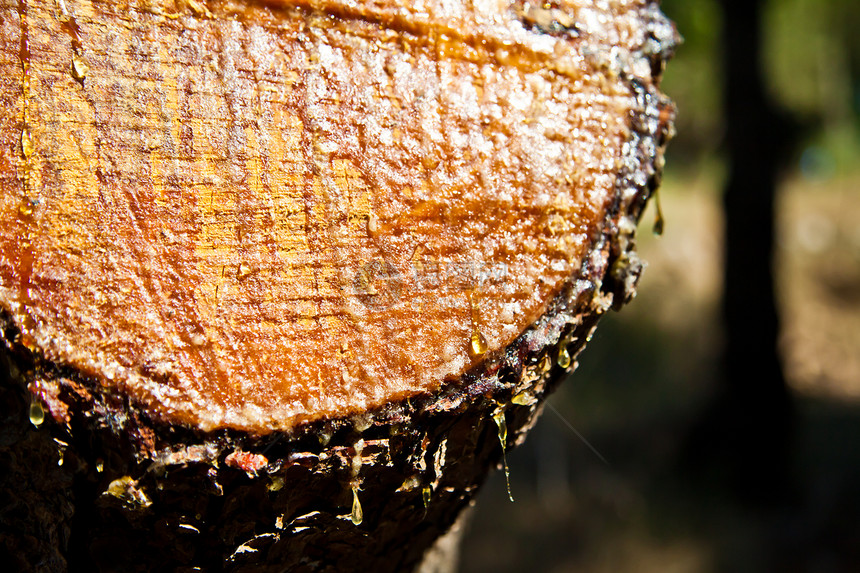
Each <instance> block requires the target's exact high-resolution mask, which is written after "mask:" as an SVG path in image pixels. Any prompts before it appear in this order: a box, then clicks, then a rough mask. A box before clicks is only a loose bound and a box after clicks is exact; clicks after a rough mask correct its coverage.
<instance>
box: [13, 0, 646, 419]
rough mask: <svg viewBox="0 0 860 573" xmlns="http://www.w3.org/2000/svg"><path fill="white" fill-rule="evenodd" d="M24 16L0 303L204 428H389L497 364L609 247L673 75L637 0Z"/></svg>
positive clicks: (303, 5)
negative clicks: (659, 75) (651, 87)
mask: <svg viewBox="0 0 860 573" xmlns="http://www.w3.org/2000/svg"><path fill="white" fill-rule="evenodd" d="M21 4H22V6H26V9H21V6H9V5H8V4H7V5H5V6H3V7H2V8H0V11H2V18H0V26H3V27H7V28H8V27H16V26H17V27H19V28H20V37H21V42H20V45H18V44H16V45H4V46H3V47H2V49H3V50H4V53H5V55H4V58H3V59H2V61H0V68H2V74H3V77H4V78H18V79H19V80H20V81H6V82H3V83H2V84H0V99H2V100H3V102H4V109H6V110H8V112H9V113H7V114H6V115H7V117H6V118H4V122H3V123H2V125H0V133H1V134H2V138H3V141H4V145H3V146H2V150H0V223H2V224H0V308H2V310H3V311H5V312H6V313H8V314H9V315H10V316H11V317H12V319H13V321H14V324H15V325H16V326H17V328H18V329H19V330H20V335H19V336H18V342H19V343H20V344H22V345H24V346H26V347H27V348H30V349H31V350H35V351H37V352H39V353H41V355H43V356H44V358H45V359H46V360H49V361H51V362H53V363H56V364H60V365H63V366H64V367H70V368H74V369H75V370H76V371H78V372H81V373H83V374H84V375H86V376H90V377H94V378H95V379H97V380H99V382H100V384H101V386H102V387H103V388H106V389H107V390H109V391H112V392H122V393H125V394H126V395H128V396H129V397H130V398H131V399H132V400H133V401H134V402H135V403H137V404H139V405H141V406H142V407H145V408H146V409H147V410H148V411H149V412H150V413H151V414H153V415H154V416H156V417H158V418H161V419H164V420H166V421H168V422H171V423H181V424H188V425H191V426H194V427H198V428H200V429H202V430H206V431H209V430H215V429H219V428H234V429H239V430H246V431H249V432H254V433H260V434H265V433H267V432H271V431H273V430H289V429H291V428H294V427H296V426H297V425H299V424H302V423H304V422H309V421H313V420H318V419H322V418H332V417H343V416H347V415H351V414H353V413H358V412H363V411H367V410H368V409H373V408H375V407H380V406H382V405H384V404H386V403H390V402H392V401H397V400H403V399H406V398H409V397H411V396H414V395H417V394H421V393H428V392H433V391H435V390H438V389H439V388H440V386H441V385H442V384H444V383H445V381H446V380H448V381H450V380H455V379H457V378H458V377H459V376H461V375H462V374H463V372H464V371H466V370H467V369H469V368H471V367H473V366H475V364H477V363H478V362H479V361H481V360H483V359H485V357H487V356H491V355H493V353H494V352H496V353H497V352H498V351H500V350H501V349H504V348H505V347H506V346H507V345H508V344H510V343H511V342H512V341H513V340H514V339H515V338H516V337H517V336H518V335H520V334H521V333H522V332H523V331H524V329H526V328H527V327H528V326H529V325H530V324H531V323H533V322H534V321H535V320H536V319H537V318H538V317H539V316H541V315H542V314H543V313H544V312H545V311H546V308H547V303H548V301H550V300H551V299H552V298H553V296H554V295H555V294H556V293H558V292H559V291H560V290H561V289H562V287H563V285H564V284H565V283H566V281H570V280H571V277H575V276H576V275H577V273H578V271H579V270H580V268H581V266H582V264H583V261H584V259H585V258H586V257H587V255H588V253H589V249H590V248H591V247H592V244H593V241H594V238H595V237H597V236H598V235H599V234H600V233H601V232H602V230H603V225H604V224H605V222H606V221H607V220H608V215H607V209H608V208H609V207H610V205H612V203H613V200H614V196H615V193H616V180H617V173H618V172H619V169H620V166H621V163H622V161H623V157H624V153H625V152H624V147H625V144H626V143H627V142H628V141H629V139H630V137H631V135H630V131H631V126H630V125H629V123H630V118H631V117H632V115H633V114H634V113H640V112H641V111H642V110H640V109H638V107H637V106H638V105H639V104H638V103H637V99H636V96H635V93H634V90H633V89H632V88H631V82H630V81H629V80H630V78H634V79H638V81H641V82H643V83H648V84H650V83H652V78H651V73H652V71H651V68H650V63H649V59H648V57H647V53H648V49H649V48H648V46H649V42H654V38H653V37H646V35H645V32H644V31H643V27H642V26H641V25H638V24H637V22H639V21H640V20H641V18H642V16H643V14H642V13H643V11H646V10H650V9H652V7H651V6H650V5H647V6H646V5H644V4H643V3H642V2H638V1H632V0H631V1H625V0H619V1H605V2H585V1H580V0H571V1H566V2H557V3H553V4H552V6H551V7H547V6H549V5H546V4H542V3H529V2H513V3H512V2H508V1H504V2H503V1H492V0H475V1H474V2H465V3H462V4H461V3H451V2H445V1H442V0H438V1H437V0H428V1H423V2H420V1H419V2H414V1H411V0H409V1H407V0H381V1H379V2H373V3H371V2H367V3H355V2H345V1H344V2H338V1H328V0H325V1H310V2H287V1H272V2H207V3H205V4H204V3H202V2H194V3H190V2H189V3H176V2H173V1H169V2H168V1H165V2H160V1H152V2H146V3H139V4H138V3H135V2H132V3H128V4H127V5H125V4H124V3H108V2H79V1H76V0H66V1H65V2H64V3H62V10H58V9H57V8H56V6H55V5H54V3H53V2H23V3H21ZM180 5H181V7H180ZM654 9H655V10H656V8H654ZM608 22H611V23H612V24H611V26H609V25H608V24H607V23H608ZM120 30H121V33H120V32H119V31H120ZM4 36H5V37H14V36H15V34H5V35H4ZM609 46H614V47H612V48H611V49H610V48H609ZM564 360H567V362H568V363H569V361H570V358H569V357H567V358H565V357H564V356H560V357H559V361H560V362H561V361H564Z"/></svg>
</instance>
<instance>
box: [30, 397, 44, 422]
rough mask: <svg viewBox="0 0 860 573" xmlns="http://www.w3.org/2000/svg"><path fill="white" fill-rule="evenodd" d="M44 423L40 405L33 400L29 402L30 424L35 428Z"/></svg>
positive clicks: (42, 409)
mask: <svg viewBox="0 0 860 573" xmlns="http://www.w3.org/2000/svg"><path fill="white" fill-rule="evenodd" d="M44 421H45V409H44V408H42V403H41V402H39V401H38V400H36V399H34V400H33V401H32V402H30V423H31V424H33V425H34V426H36V427H37V428H38V427H39V426H41V425H42V423H44Z"/></svg>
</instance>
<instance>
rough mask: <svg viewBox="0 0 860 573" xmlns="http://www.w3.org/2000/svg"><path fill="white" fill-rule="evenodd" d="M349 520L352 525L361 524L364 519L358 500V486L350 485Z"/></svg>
mask: <svg viewBox="0 0 860 573" xmlns="http://www.w3.org/2000/svg"><path fill="white" fill-rule="evenodd" d="M350 520H351V521H352V523H353V525H361V522H362V521H364V512H363V511H362V510H361V502H360V501H358V487H357V486H352V515H350Z"/></svg>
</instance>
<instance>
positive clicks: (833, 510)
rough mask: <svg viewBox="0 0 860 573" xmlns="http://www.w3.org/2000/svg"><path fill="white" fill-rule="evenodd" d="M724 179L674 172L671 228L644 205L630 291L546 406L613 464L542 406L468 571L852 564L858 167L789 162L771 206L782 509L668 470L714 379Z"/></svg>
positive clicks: (481, 512) (856, 510) (856, 503)
mask: <svg viewBox="0 0 860 573" xmlns="http://www.w3.org/2000/svg"><path fill="white" fill-rule="evenodd" d="M814 151H815V150H814V149H813V152H814ZM807 160H809V158H807ZM801 167H802V166H801ZM807 167H808V166H807ZM819 167H820V166H819ZM721 179H722V177H721V173H720V171H719V168H718V167H716V166H705V167H703V168H701V169H699V170H697V171H695V172H693V171H690V172H686V173H685V174H682V175H681V174H675V175H673V174H671V173H670V174H669V175H668V176H667V180H666V181H665V183H664V186H663V189H662V190H661V195H662V197H661V198H662V204H663V210H664V212H665V215H666V221H667V224H666V232H665V235H664V236H663V237H662V238H654V237H652V236H651V233H650V228H649V227H650V224H651V220H652V219H651V217H653V210H652V211H650V212H647V213H646V215H645V217H644V218H643V222H642V225H641V227H640V252H641V253H642V254H643V257H644V258H645V259H646V260H648V261H649V268H648V270H647V271H646V273H645V275H644V276H643V279H642V282H641V283H640V290H639V295H638V296H637V298H636V299H635V300H634V301H633V302H632V303H631V304H630V305H629V306H628V307H627V308H625V309H623V311H622V312H621V313H619V314H613V315H610V316H608V317H606V318H605V319H604V320H603V322H602V323H601V324H600V326H599V327H598V329H597V334H596V335H595V337H594V339H593V340H592V342H591V344H590V345H589V346H588V347H587V348H586V349H585V352H584V353H583V354H582V356H581V357H580V368H579V369H578V370H577V371H576V372H575V373H574V374H573V376H572V377H571V379H569V380H568V381H567V382H566V383H565V384H563V385H562V387H561V388H560V390H559V391H558V392H557V393H556V394H555V395H554V396H553V397H552V398H551V399H550V403H551V404H552V405H553V406H554V408H555V409H556V410H558V412H559V414H560V416H561V417H563V418H564V419H565V420H566V421H567V422H569V423H570V424H572V425H573V426H574V427H575V428H576V429H577V430H578V431H579V432H580V433H582V434H583V435H584V436H585V437H586V438H587V439H588V440H589V441H590V442H591V443H592V444H593V445H594V447H596V448H597V449H598V450H599V451H600V452H601V454H602V455H603V456H604V457H605V458H606V459H607V460H608V465H605V464H604V463H603V462H601V460H600V459H599V458H598V457H597V456H595V455H594V454H593V453H592V452H591V451H590V450H589V448H588V447H587V446H586V445H585V444H583V442H582V441H581V440H580V439H579V438H578V437H577V436H576V435H575V434H574V433H573V432H572V431H571V430H569V429H568V428H567V427H566V425H565V421H563V420H562V419H561V417H560V416H559V415H556V414H555V413H554V412H553V411H551V410H550V409H547V410H546V411H545V412H544V414H543V416H542V418H541V420H540V422H539V423H538V425H537V426H536V427H535V429H534V431H533V432H532V433H531V434H530V436H529V438H528V440H527V442H526V444H524V445H523V446H522V447H521V448H519V449H517V450H515V451H513V452H511V453H510V454H509V455H508V463H509V466H510V470H511V483H512V490H513V495H514V497H515V498H516V502H515V503H510V502H509V501H508V500H507V496H506V493H505V485H504V476H503V474H501V472H496V473H495V474H494V475H493V476H492V477H491V479H490V481H489V482H488V484H487V486H486V487H485V488H484V490H483V491H482V492H481V494H480V496H479V499H478V503H477V507H476V508H475V511H474V514H473V515H472V518H471V522H470V526H469V529H468V532H467V536H466V539H465V540H464V545H463V556H462V562H461V571H462V572H463V573H470V572H484V571H492V572H494V573H503V572H519V571H529V572H532V571H535V572H543V571H547V572H568V571H570V572H584V573H590V572H594V573H597V572H619V571H620V572H626V571H637V572H646V573H647V572H650V571H654V572H657V571H659V572H679V573H680V572H708V571H732V572H746V571H749V572H761V571H798V572H800V571H804V572H805V571H810V572H812V571H815V572H819V571H821V572H829V571H837V572H841V571H846V572H848V571H852V572H853V571H860V195H858V193H857V190H858V189H860V173H852V174H845V173H841V174H837V173H833V172H827V171H826V170H824V171H822V170H821V169H817V168H816V169H813V170H810V169H796V170H795V173H794V174H793V175H791V176H790V177H789V178H788V179H787V180H786V182H785V184H784V185H783V189H782V192H781V196H780V200H779V207H778V209H779V221H778V247H779V252H778V261H777V277H778V278H777V282H778V296H779V299H780V312H781V316H782V321H783V336H782V349H783V361H784V364H785V368H786V375H787V377H788V379H789V381H790V384H791V386H792V388H793V390H794V391H795V394H796V396H797V397H798V399H799V400H798V401H799V418H800V419H799V427H798V432H797V433H798V436H797V437H798V439H797V442H796V448H795V451H794V454H795V472H794V475H793V476H792V482H793V485H794V492H795V493H794V495H793V497H792V500H791V501H790V502H789V503H787V504H786V505H784V506H779V507H773V508H771V509H767V510H757V511H753V510H751V509H748V508H747V507H744V506H742V505H740V504H738V503H736V502H735V501H734V500H733V498H732V497H731V496H730V495H729V494H728V493H727V492H725V491H724V490H722V489H720V488H719V487H717V486H716V485H714V484H708V483H703V482H701V481H695V482H694V481H692V480H689V479H687V476H685V475H683V473H682V471H681V470H679V469H678V468H679V466H678V464H677V454H678V451H679V449H680V447H681V446H682V443H683V440H684V438H685V436H686V435H687V430H688V428H689V427H690V425H691V423H692V421H693V420H694V419H695V417H696V415H697V413H698V412H699V407H700V406H701V405H702V404H703V402H704V401H705V400H706V399H707V398H708V396H709V392H710V390H711V388H712V384H713V382H714V380H713V378H712V373H713V372H714V364H715V359H716V350H715V349H716V348H717V347H718V345H719V341H720V332H719V327H718V325H719V320H718V318H719V317H718V309H717V304H718V298H719V294H720V293H719V283H720V275H719V273H720V267H719V264H720V248H721V247H720V246H721V220H720V213H721V211H720V209H721V199H720V194H719V186H720V184H721ZM650 209H653V207H652V208H650Z"/></svg>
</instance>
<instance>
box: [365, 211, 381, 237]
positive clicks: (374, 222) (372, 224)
mask: <svg viewBox="0 0 860 573" xmlns="http://www.w3.org/2000/svg"><path fill="white" fill-rule="evenodd" d="M378 230H379V221H378V219H377V218H376V215H374V214H373V213H371V214H370V215H368V217H367V232H368V233H370V234H371V235H372V234H374V233H375V232H376V231H378Z"/></svg>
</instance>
